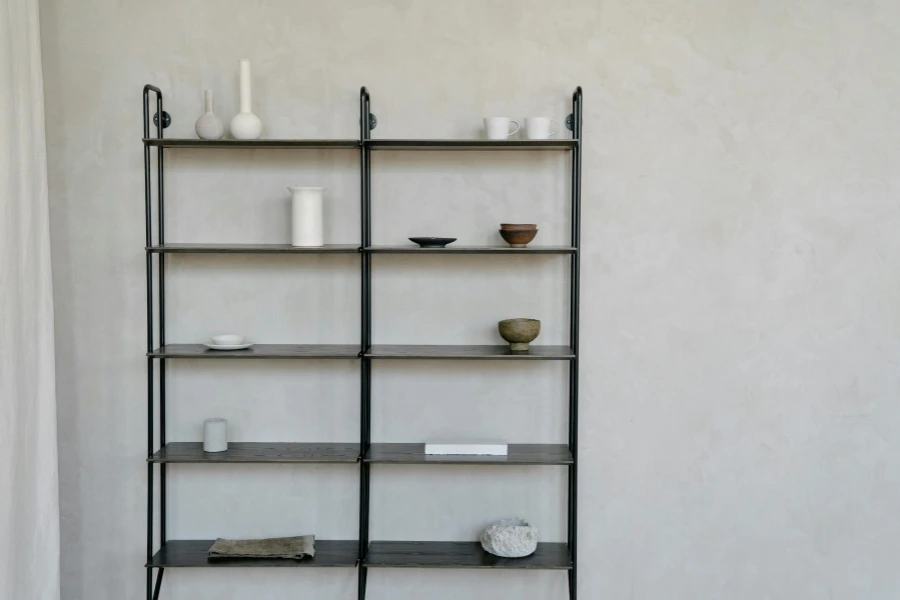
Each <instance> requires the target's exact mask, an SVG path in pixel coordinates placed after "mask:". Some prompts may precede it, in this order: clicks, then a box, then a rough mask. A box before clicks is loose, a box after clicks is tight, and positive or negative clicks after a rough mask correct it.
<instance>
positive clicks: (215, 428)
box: [203, 419, 228, 452]
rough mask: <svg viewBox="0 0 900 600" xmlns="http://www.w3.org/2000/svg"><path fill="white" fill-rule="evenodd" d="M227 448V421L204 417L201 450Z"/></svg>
mask: <svg viewBox="0 0 900 600" xmlns="http://www.w3.org/2000/svg"><path fill="white" fill-rule="evenodd" d="M226 450H228V421H226V420H225V419H206V420H205V421H203V451H204V452H225V451H226Z"/></svg>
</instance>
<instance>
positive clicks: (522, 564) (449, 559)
mask: <svg viewBox="0 0 900 600" xmlns="http://www.w3.org/2000/svg"><path fill="white" fill-rule="evenodd" d="M363 564H364V565H365V566H367V567H408V568H440V569H571V568H572V561H571V560H570V559H569V549H568V547H567V546H566V544H561V543H540V544H538V547H537V551H535V553H534V554H532V555H531V556H526V557H524V558H500V557H499V556H494V555H492V554H488V553H487V552H485V551H484V550H483V549H482V548H481V544H479V543H478V542H372V543H371V544H370V545H369V552H368V553H367V554H366V558H365V560H364V561H363Z"/></svg>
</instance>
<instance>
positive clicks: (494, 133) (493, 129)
mask: <svg viewBox="0 0 900 600" xmlns="http://www.w3.org/2000/svg"><path fill="white" fill-rule="evenodd" d="M510 123H512V124H513V125H515V126H516V128H515V129H513V130H512V131H510V130H509V124H510ZM484 130H485V132H487V136H488V139H489V140H505V139H506V138H508V137H509V136H511V135H512V134H514V133H515V132H517V131H518V130H519V124H518V123H517V122H516V121H513V120H512V119H510V118H509V117H485V118H484Z"/></svg>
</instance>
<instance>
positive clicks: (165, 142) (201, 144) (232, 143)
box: [143, 138, 360, 150]
mask: <svg viewBox="0 0 900 600" xmlns="http://www.w3.org/2000/svg"><path fill="white" fill-rule="evenodd" d="M143 140H144V143H145V144H147V145H148V146H157V147H162V148H275V149H283V150H303V149H307V150H342V149H359V147H360V146H359V140H199V139H198V140H194V139H190V138H181V139H177V138H143Z"/></svg>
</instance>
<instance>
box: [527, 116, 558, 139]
mask: <svg viewBox="0 0 900 600" xmlns="http://www.w3.org/2000/svg"><path fill="white" fill-rule="evenodd" d="M551 123H556V131H554V132H552V133H551V132H550V124H551ZM560 129H561V127H560V126H559V121H557V120H555V119H551V118H550V117H525V137H527V138H528V139H529V140H548V139H550V138H552V137H553V136H554V135H556V134H557V133H559V132H560Z"/></svg>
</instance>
